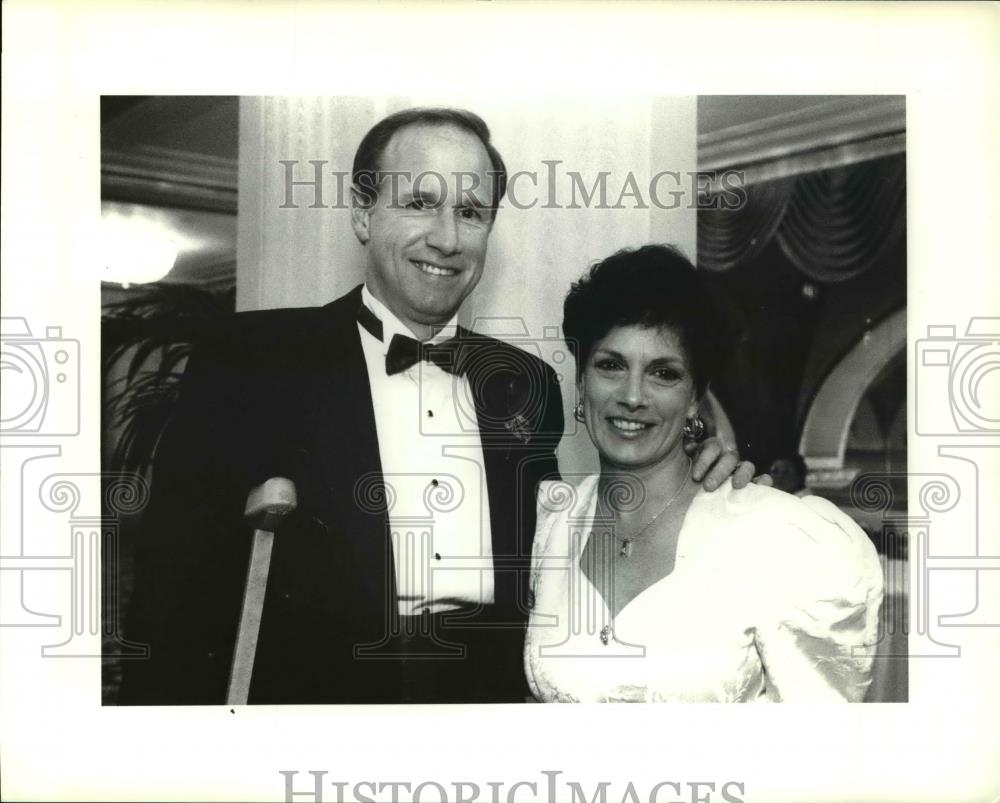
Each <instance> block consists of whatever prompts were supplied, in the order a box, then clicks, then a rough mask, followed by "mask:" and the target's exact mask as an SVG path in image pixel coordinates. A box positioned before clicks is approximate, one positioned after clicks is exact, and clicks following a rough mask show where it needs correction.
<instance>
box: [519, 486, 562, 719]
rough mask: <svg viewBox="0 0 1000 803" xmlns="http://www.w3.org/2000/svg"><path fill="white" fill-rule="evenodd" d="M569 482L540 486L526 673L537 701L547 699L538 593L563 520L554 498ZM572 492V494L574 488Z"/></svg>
mask: <svg viewBox="0 0 1000 803" xmlns="http://www.w3.org/2000/svg"><path fill="white" fill-rule="evenodd" d="M566 488H567V486H566V483H564V482H562V481H561V480H546V481H544V482H541V483H539V485H538V497H537V499H536V511H537V512H536V518H535V537H534V540H533V541H532V544H531V577H530V586H529V589H530V590H529V592H528V604H529V606H530V607H531V609H532V610H531V614H530V616H529V619H528V630H527V633H526V634H525V639H524V674H525V677H526V678H527V680H528V686H529V688H530V689H531V693H532V694H533V695H534V696H535V699H536V700H540V701H544V700H546V697H547V695H546V691H547V690H546V689H543V688H542V687H541V686H540V685H539V678H538V677H537V673H536V672H535V668H536V667H535V664H536V662H537V661H538V658H539V656H538V646H537V639H536V638H535V631H534V629H533V626H534V625H535V615H534V608H535V600H536V598H537V595H538V584H539V582H540V581H541V575H542V572H541V562H542V560H543V559H544V557H545V554H546V549H547V548H548V545H549V536H550V534H551V532H552V529H553V527H554V526H555V524H556V522H557V521H558V519H559V513H558V511H557V508H556V506H554V505H553V504H552V500H553V499H554V498H558V497H559V496H560V495H561V494H562V493H564V492H565V491H566ZM570 493H572V492H571V491H570Z"/></svg>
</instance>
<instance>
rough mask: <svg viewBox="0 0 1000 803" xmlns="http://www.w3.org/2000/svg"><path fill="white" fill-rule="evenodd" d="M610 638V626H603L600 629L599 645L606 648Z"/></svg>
mask: <svg viewBox="0 0 1000 803" xmlns="http://www.w3.org/2000/svg"><path fill="white" fill-rule="evenodd" d="M610 638H611V627H610V625H605V626H604V627H602V628H601V644H603V645H604V646H607V644H608V640H609V639H610Z"/></svg>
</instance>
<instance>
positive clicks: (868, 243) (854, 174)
mask: <svg viewBox="0 0 1000 803" xmlns="http://www.w3.org/2000/svg"><path fill="white" fill-rule="evenodd" d="M745 192H746V203H745V204H743V206H742V207H740V208H739V209H735V210H732V209H707V208H703V209H700V210H699V213H698V263H699V265H700V266H702V267H704V268H706V269H708V270H713V271H726V270H731V269H732V268H734V267H737V266H738V265H741V264H744V263H746V262H749V261H751V260H753V259H754V258H755V257H757V256H758V255H759V254H760V252H761V251H762V250H763V249H764V247H765V246H766V245H767V244H768V243H769V242H770V241H771V239H772V238H775V240H776V242H777V243H778V245H779V246H780V247H781V250H782V252H783V253H784V254H785V256H786V257H787V258H788V260H789V261H790V262H791V263H792V264H793V265H794V266H795V267H796V268H798V269H799V270H800V271H802V273H804V274H805V275H806V276H808V277H809V278H810V279H813V280H815V281H818V282H824V283H832V282H840V281H843V280H845V279H850V278H852V277H854V276H857V275H858V274H860V273H863V272H865V271H867V270H868V269H870V268H871V266H872V265H874V264H876V263H877V262H878V261H879V260H880V259H881V257H882V255H883V254H884V253H885V252H886V251H887V250H889V249H891V248H892V247H893V246H895V245H896V243H897V242H898V241H899V238H900V237H902V236H903V232H904V231H905V221H906V160H905V155H904V154H897V155H894V156H890V157H885V158H881V159H873V160H870V161H865V162H859V163H856V164H850V165H846V166H843V167H836V168H832V169H828V170H819V171H815V172H812V173H805V174H802V175H799V176H794V177H788V178H781V179H777V180H774V181H766V182H761V183H759V184H754V185H751V186H749V187H746V188H745Z"/></svg>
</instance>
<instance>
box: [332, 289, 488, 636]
mask: <svg viewBox="0 0 1000 803" xmlns="http://www.w3.org/2000/svg"><path fill="white" fill-rule="evenodd" d="M361 300H362V303H363V304H365V305H366V306H367V307H368V308H369V309H370V310H371V311H372V312H373V313H374V315H375V317H376V318H378V319H379V320H380V321H381V322H382V335H383V339H382V340H381V341H380V340H379V339H378V338H377V337H375V336H374V335H372V334H371V333H370V332H369V331H368V330H367V329H365V328H364V327H363V326H362V325H361V324H360V323H359V324H358V331H359V332H360V335H361V346H362V349H363V350H364V355H365V362H366V363H367V366H368V381H369V384H370V385H371V393H372V403H373V405H374V411H375V428H376V430H377V434H378V446H379V455H380V457H381V462H382V473H383V476H384V478H385V483H386V496H387V504H388V507H389V526H390V531H391V538H392V546H393V560H394V564H395V571H396V590H397V594H398V598H399V613H400V614H401V615H404V616H407V615H415V614H419V613H421V612H423V611H429V612H431V613H438V612H441V611H447V610H453V609H455V608H458V607H461V606H463V605H467V604H469V603H473V604H478V603H492V602H493V601H494V594H493V543H492V536H491V530H490V505H489V497H488V495H487V488H486V471H485V468H484V462H483V447H482V441H481V439H480V436H479V426H478V422H477V420H476V411H475V407H474V405H473V402H472V399H473V396H472V392H471V388H470V387H469V382H468V379H466V377H465V376H457V375H453V374H450V373H448V372H447V371H444V370H443V369H441V368H439V367H438V366H436V365H434V364H433V363H430V362H426V361H423V362H418V363H417V364H416V365H414V366H412V367H411V368H409V369H407V370H405V371H402V372H400V373H398V374H395V375H393V376H389V375H387V374H386V372H385V355H386V352H387V351H388V350H389V344H390V343H391V342H392V337H393V335H395V334H400V335H405V336H406V337H410V338H412V337H413V333H412V332H411V331H410V330H409V329H408V328H407V327H406V326H405V325H404V324H403V323H402V322H401V321H400V320H399V319H398V318H397V317H396V316H395V315H393V314H392V313H391V312H390V311H389V309H388V308H387V307H386V306H385V305H384V304H382V303H381V302H379V301H378V300H377V299H376V298H375V297H374V296H373V295H372V294H371V293H370V292H369V290H368V287H367V285H366V286H365V287H364V288H362V291H361ZM456 320H457V319H456V318H453V319H452V320H451V321H449V322H448V324H447V325H446V326H445V327H444V329H442V330H441V331H440V332H438V333H437V334H436V335H435V336H434V337H433V338H431V340H429V341H427V342H429V343H439V342H441V341H443V340H446V339H448V338H449V337H453V336H454V335H455V332H456ZM345 392H348V393H349V392H350V389H349V388H345Z"/></svg>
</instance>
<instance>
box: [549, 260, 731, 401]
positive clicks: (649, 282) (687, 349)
mask: <svg viewBox="0 0 1000 803" xmlns="http://www.w3.org/2000/svg"><path fill="white" fill-rule="evenodd" d="M617 326H644V327H651V328H661V327H662V328H666V329H669V330H671V331H672V332H674V333H675V334H676V335H677V336H678V338H679V339H680V345H681V348H682V349H683V350H684V355H685V359H686V362H687V364H688V368H689V370H690V371H691V375H692V378H693V379H694V385H695V391H696V393H697V394H698V397H699V398H701V396H702V395H703V394H704V393H705V389H706V388H707V387H708V383H709V381H710V380H711V379H712V378H714V376H715V375H716V373H717V371H718V369H719V367H720V365H721V364H722V361H723V360H724V359H725V357H726V356H727V355H728V353H729V348H730V342H731V340H732V329H731V328H730V326H729V325H728V323H727V321H726V320H725V318H724V317H723V316H722V315H721V314H720V312H719V308H718V306H717V304H716V303H715V300H714V298H713V295H712V293H711V291H710V290H709V289H708V287H707V286H706V284H705V281H704V277H703V276H702V274H700V273H699V272H698V271H697V270H696V269H695V267H694V265H692V264H691V262H690V260H688V258H687V257H686V256H684V254H683V253H681V251H680V250H679V249H677V248H675V247H674V246H672V245H644V246H642V247H641V248H626V249H623V250H621V251H618V252H617V253H615V254H612V255H611V256H609V257H608V258H607V259H604V260H602V261H601V262H598V263H597V264H596V265H594V266H593V267H591V269H590V271H589V272H588V273H587V274H586V275H585V276H583V277H582V278H581V279H580V280H579V281H577V282H574V283H573V286H572V287H571V288H570V291H569V294H568V295H567V296H566V301H565V303H564V304H563V334H564V335H565V337H566V345H567V346H568V347H569V349H570V351H571V352H572V353H573V356H574V357H576V364H577V374H578V376H581V375H582V374H583V368H584V366H585V365H586V364H587V360H588V359H589V357H590V354H591V352H592V351H593V348H594V345H595V344H596V343H597V341H599V340H600V339H601V338H603V337H605V336H606V335H607V334H608V332H610V331H611V330H612V329H614V328H615V327H617Z"/></svg>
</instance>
